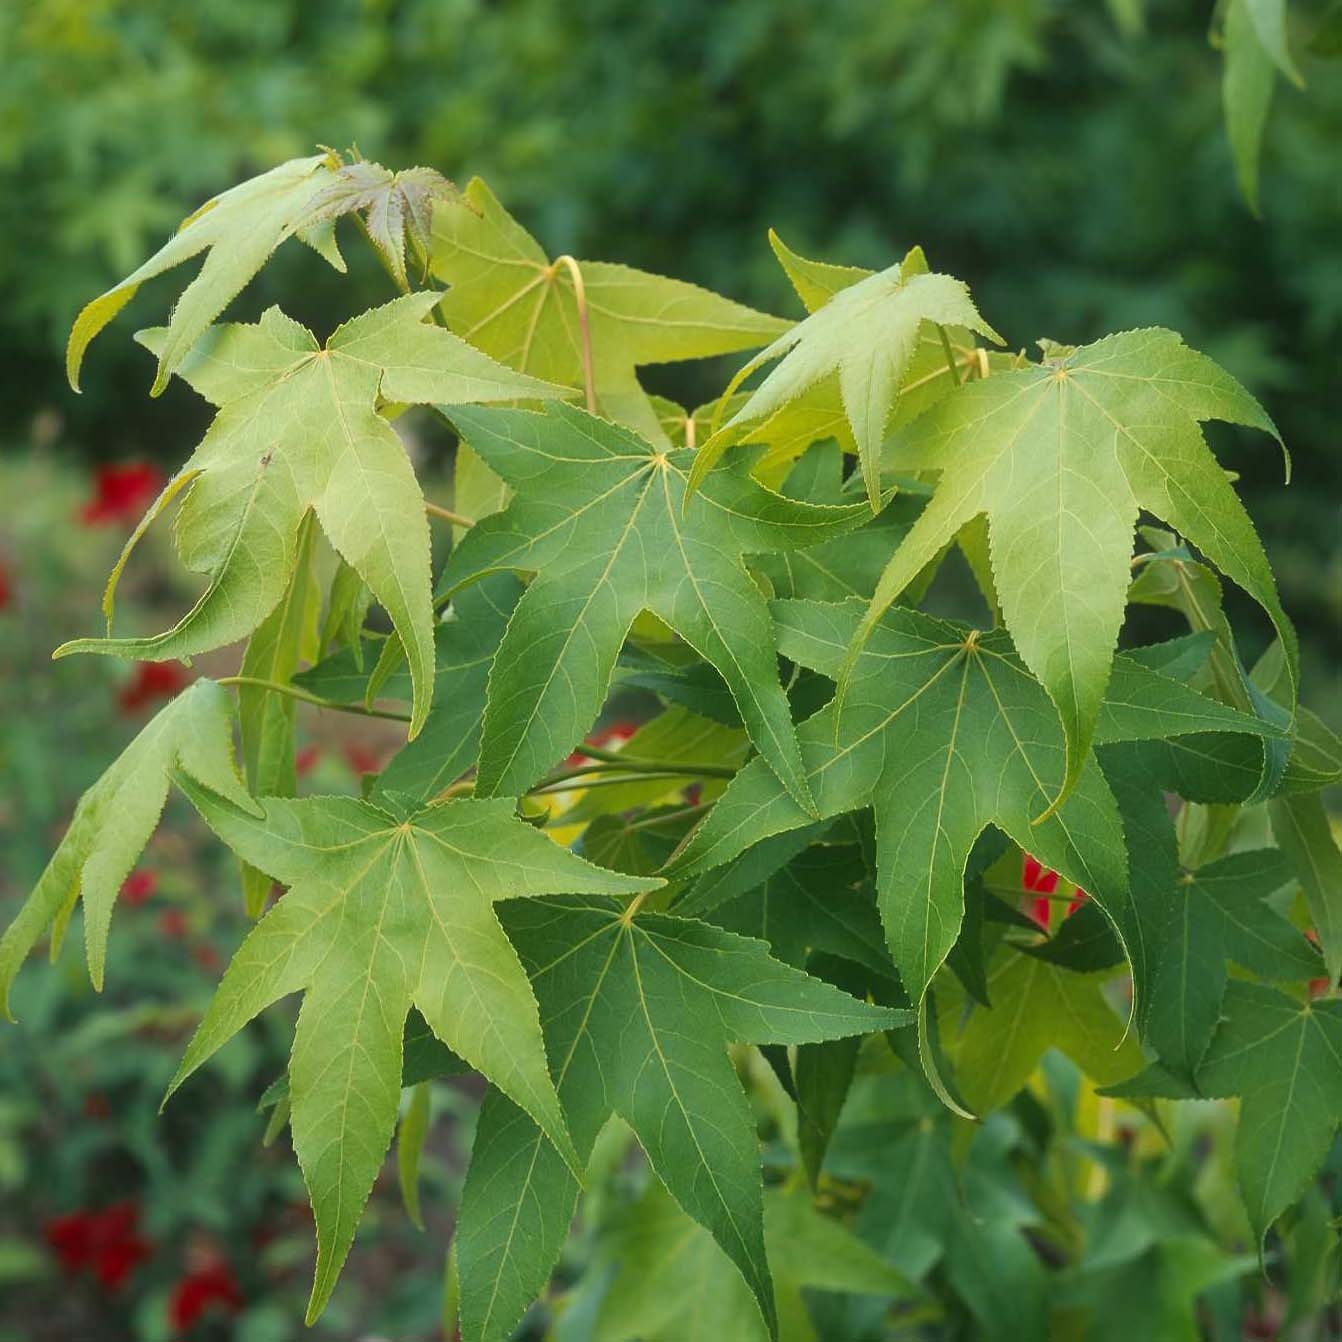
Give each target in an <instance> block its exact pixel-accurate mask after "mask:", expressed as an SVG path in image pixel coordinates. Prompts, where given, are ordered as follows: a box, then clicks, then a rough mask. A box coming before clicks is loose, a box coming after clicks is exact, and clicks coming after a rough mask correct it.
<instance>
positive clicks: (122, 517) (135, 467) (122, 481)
mask: <svg viewBox="0 0 1342 1342" xmlns="http://www.w3.org/2000/svg"><path fill="white" fill-rule="evenodd" d="M162 488H163V472H162V471H160V470H159V469H158V468H157V467H156V466H151V465H149V464H148V463H147V462H131V463H128V464H127V465H125V466H99V467H98V468H97V470H96V471H94V473H93V497H92V498H91V499H90V500H89V501H88V502H87V503H86V504H85V505H84V506H83V507H82V508H81V509H80V510H79V520H80V521H81V522H83V523H84V525H85V526H101V525H103V524H104V523H113V522H121V523H127V524H130V523H134V522H138V521H139V519H140V514H141V513H143V512H144V510H145V509H146V508H148V507H149V505H150V504H151V503H152V502H153V501H154V498H155V497H156V496H157V494H158V492H159V490H160V489H162Z"/></svg>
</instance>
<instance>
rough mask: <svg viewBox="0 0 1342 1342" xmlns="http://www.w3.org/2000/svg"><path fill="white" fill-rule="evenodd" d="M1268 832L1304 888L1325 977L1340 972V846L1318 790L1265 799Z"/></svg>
mask: <svg viewBox="0 0 1342 1342" xmlns="http://www.w3.org/2000/svg"><path fill="white" fill-rule="evenodd" d="M1268 814H1269V815H1270V816H1271V818H1272V835H1273V837H1274V838H1275V839H1276V840H1277V843H1278V844H1279V845H1280V847H1281V851H1282V853H1283V854H1284V855H1285V857H1286V861H1287V863H1288V864H1289V866H1290V869H1291V871H1292V872H1293V873H1294V874H1295V876H1296V877H1297V878H1298V879H1299V881H1300V888H1301V889H1302V890H1303V891H1304V892H1305V902H1306V904H1308V906H1309V915H1310V917H1311V918H1312V919H1313V921H1314V927H1315V930H1316V931H1317V932H1318V934H1319V941H1320V943H1321V944H1322V946H1323V956H1324V960H1325V962H1326V964H1327V966H1328V980H1329V982H1330V983H1336V982H1337V979H1338V975H1339V973H1342V849H1339V847H1338V841H1337V838H1336V837H1335V836H1334V834H1333V828H1332V823H1331V822H1330V820H1329V818H1328V812H1327V811H1326V810H1325V809H1324V805H1323V799H1322V798H1321V797H1319V795H1318V794H1317V793H1313V794H1309V795H1306V796H1299V797H1276V798H1274V799H1273V800H1272V801H1271V802H1269V803H1268Z"/></svg>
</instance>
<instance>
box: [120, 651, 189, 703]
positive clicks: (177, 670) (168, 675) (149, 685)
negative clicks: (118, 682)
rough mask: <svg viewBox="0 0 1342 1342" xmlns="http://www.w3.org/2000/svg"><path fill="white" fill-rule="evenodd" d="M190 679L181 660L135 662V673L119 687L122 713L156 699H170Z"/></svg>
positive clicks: (183, 687)
mask: <svg viewBox="0 0 1342 1342" xmlns="http://www.w3.org/2000/svg"><path fill="white" fill-rule="evenodd" d="M189 681H190V678H189V677H188V676H187V673H186V667H184V666H183V665H182V664H181V662H136V663H135V674H134V675H132V676H131V678H130V679H129V680H128V681H127V682H126V683H125V684H124V685H123V686H122V687H121V694H120V695H119V696H118V702H119V703H120V705H121V711H122V712H123V713H138V712H139V711H140V709H142V708H145V707H147V706H148V705H149V704H152V703H154V702H155V700H158V699H171V698H172V696H173V695H174V694H176V693H177V692H178V691H179V690H183V689H185V688H186V686H187V685H188V683H189Z"/></svg>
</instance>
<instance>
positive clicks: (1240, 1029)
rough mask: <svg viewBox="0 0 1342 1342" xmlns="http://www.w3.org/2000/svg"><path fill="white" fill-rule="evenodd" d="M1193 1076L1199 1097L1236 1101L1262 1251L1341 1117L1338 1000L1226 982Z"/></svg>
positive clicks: (1244, 1188) (1341, 1012)
mask: <svg viewBox="0 0 1342 1342" xmlns="http://www.w3.org/2000/svg"><path fill="white" fill-rule="evenodd" d="M1222 1014H1223V1020H1222V1022H1221V1027H1220V1029H1218V1030H1217V1032H1216V1035H1215V1037H1214V1038H1213V1039H1212V1042H1211V1045H1210V1047H1209V1048H1208V1049H1207V1052H1206V1054H1205V1056H1204V1057H1203V1060H1202V1066H1201V1067H1199V1069H1198V1077H1197V1080H1198V1087H1199V1089H1200V1090H1201V1091H1202V1093H1203V1094H1205V1095H1213V1096H1234V1095H1238V1096H1239V1097H1240V1111H1239V1127H1238V1129H1237V1131H1236V1134H1235V1163H1236V1166H1237V1168H1238V1173H1239V1185H1240V1191H1241V1192H1242V1193H1243V1195H1244V1204H1245V1207H1246V1208H1247V1209H1248V1212H1249V1221H1250V1224H1252V1226H1253V1228H1254V1232H1255V1234H1256V1235H1257V1237H1258V1239H1259V1241H1260V1243H1261V1241H1262V1238H1263V1236H1264V1235H1266V1234H1267V1232H1268V1229H1269V1227H1270V1226H1271V1225H1272V1223H1273V1221H1275V1220H1276V1219H1277V1217H1278V1216H1280V1215H1281V1213H1282V1212H1283V1211H1285V1210H1286V1208H1287V1207H1289V1206H1290V1205H1291V1203H1292V1202H1294V1201H1295V1199H1296V1198H1298V1197H1299V1196H1300V1194H1301V1192H1302V1190H1303V1189H1304V1187H1305V1184H1306V1183H1307V1182H1308V1180H1309V1179H1310V1177H1311V1176H1312V1175H1313V1174H1314V1172H1315V1171H1316V1170H1317V1169H1318V1168H1319V1166H1320V1165H1322V1164H1323V1161H1324V1157H1325V1156H1326V1155H1327V1154H1328V1148H1329V1146H1330V1145H1331V1143H1332V1140H1333V1134H1334V1132H1335V1131H1336V1130H1337V1124H1338V1118H1339V1116H1342V1001H1338V1000H1336V999H1333V1000H1328V1001H1320V1002H1307V1003H1305V1004H1304V1005H1302V1004H1301V1003H1300V1002H1298V1001H1295V1000H1294V999H1293V998H1290V997H1287V996H1286V995H1285V993H1281V992H1278V991H1277V990H1276V989H1275V988H1270V987H1267V986H1266V985H1264V984H1259V983H1239V982H1236V983H1231V984H1229V985H1228V986H1227V988H1226V992H1225V1005H1224V1010H1223V1013H1222Z"/></svg>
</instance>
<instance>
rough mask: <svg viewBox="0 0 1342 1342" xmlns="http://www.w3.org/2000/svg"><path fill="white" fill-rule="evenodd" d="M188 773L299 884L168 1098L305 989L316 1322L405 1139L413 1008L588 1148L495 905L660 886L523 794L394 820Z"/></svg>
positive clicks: (305, 1123) (199, 1036)
mask: <svg viewBox="0 0 1342 1342" xmlns="http://www.w3.org/2000/svg"><path fill="white" fill-rule="evenodd" d="M179 782H180V783H181V785H182V787H183V788H184V790H186V791H187V793H188V795H189V797H190V799H191V801H192V803H193V804H194V805H195V806H196V808H197V809H198V810H199V811H200V813H201V814H202V816H203V817H204V818H205V820H206V821H207V823H208V824H209V825H210V826H211V828H213V829H214V830H215V831H216V832H217V833H218V834H219V836H220V837H221V838H222V839H223V840H224V841H225V842H226V843H227V844H228V845H229V846H230V847H231V848H233V849H234V850H235V851H236V852H237V853H238V854H239V855H240V856H241V857H243V858H245V859H246V860H247V861H249V862H251V863H252V864H253V865H254V866H256V867H258V868H259V869H260V870H262V871H264V872H266V873H268V874H269V875H270V876H272V877H274V878H275V879H276V880H278V881H280V882H282V883H284V884H286V885H288V886H289V887H290V889H289V890H288V892H287V893H286V894H285V895H284V896H283V898H282V899H280V901H279V902H278V903H277V904H276V905H275V906H274V907H273V908H272V909H271V910H270V912H269V913H267V914H266V916H265V917H264V918H263V919H262V920H261V921H260V922H259V923H258V924H257V925H256V927H255V928H254V929H253V930H252V931H251V933H250V934H249V935H248V937H247V939H246V940H245V941H244V942H243V943H242V945H241V947H239V949H238V951H237V954H236V955H235V956H234V957H233V960H232V962H231V963H230V965H229V967H228V970H227V972H226V973H225V974H224V977H223V980H222V982H221V983H220V985H219V990H218V992H217V993H216V994H215V997H214V999H213V1001H212V1002H211V1004H210V1007H209V1010H208V1011H207V1012H206V1014H205V1016H204V1018H203V1019H202V1021H201V1023H200V1027H199V1029H198V1030H197V1031H196V1034H195V1036H194V1037H193V1038H192V1040H191V1043H190V1045H189V1046H188V1048H187V1051H186V1054H185V1056H184V1057H183V1059H182V1063H181V1066H180V1067H179V1068H178V1071H177V1075H176V1076H175V1077H174V1079H173V1084H172V1087H171V1089H170V1092H169V1093H171V1090H175V1089H176V1088H177V1087H178V1086H180V1085H181V1084H182V1082H183V1081H184V1080H185V1079H186V1078H187V1077H188V1076H189V1075H190V1074H191V1073H192V1072H194V1071H195V1070H196V1068H198V1067H199V1066H200V1065H201V1064H202V1063H203V1062H205V1061H206V1059H208V1058H209V1057H210V1056H211V1055H212V1054H213V1053H214V1052H215V1051H216V1050H217V1049H218V1048H220V1047H221V1046H222V1045H223V1044H224V1043H226V1042H227V1041H228V1040H229V1039H231V1038H232V1037H233V1035H235V1034H236V1033H237V1032H238V1031H239V1030H240V1029H241V1028H242V1027H243V1026H244V1025H245V1024H246V1023H247V1022H248V1021H249V1020H251V1019H252V1018H253V1017H254V1016H256V1015H257V1014H258V1013H260V1012H261V1011H263V1010H264V1009H265V1008H266V1007H267V1006H269V1005H270V1004H271V1003H273V1002H275V1001H277V1000H278V999H279V998H281V997H284V996H287V995H288V994H290V993H295V992H302V993H303V1005H302V1009H301V1010H300V1011H299V1015H298V1028H297V1031H296V1033H295V1036H294V1045H293V1053H292V1056H291V1058H290V1063H289V1079H290V1101H291V1104H292V1118H291V1123H292V1126H293V1134H294V1149H295V1151H296V1152H297V1154H298V1159H299V1163H300V1164H301V1165H302V1167H303V1174H304V1178H305V1180H306V1182H307V1186H308V1192H309V1195H310V1196H311V1198H312V1205H313V1212H314V1215H315V1217H316V1222H317V1269H316V1276H315V1279H314V1282H313V1289H312V1297H311V1300H310V1302H309V1307H308V1314H309V1319H310V1320H311V1319H312V1318H315V1317H316V1315H317V1314H319V1313H320V1312H321V1310H322V1308H323V1307H324V1305H325V1303H326V1301H327V1299H328V1298H329V1297H330V1294H331V1291H332V1289H333V1288H334V1286H335V1281H336V1277H337V1276H338V1274H339V1271H340V1267H341V1265H342V1263H343V1262H344V1259H345V1256H346V1254H347V1253H348V1252H349V1247H350V1244H351V1242H352V1241H353V1238H354V1230H355V1226H356V1224H357V1222H358V1219H359V1215H360V1212H361V1211H362V1209H363V1205H364V1202H365V1201H366V1199H367V1197H368V1193H369V1191H370V1189H371V1188H372V1184H373V1179H374V1178H375V1177H376V1175H377V1171H378V1169H379V1168H380V1167H381V1164H382V1159H383V1157H384V1156H385V1154H386V1150H387V1146H388V1144H389V1143H390V1141H391V1135H392V1130H393V1128H394V1126H395V1120H396V1109H397V1104H398V1102H399V1099H400V1093H401V1070H402V1033H403V1030H404V1025H405V1020H406V1016H407V1014H408V1013H409V1011H410V1008H411V1006H412V1005H413V1006H414V1007H416V1008H417V1009H418V1010H419V1011H420V1013H421V1014H422V1015H423V1017H424V1019H425V1020H426V1021H427V1022H428V1024H429V1026H430V1027H431V1028H432V1030H433V1031H434V1033H435V1034H436V1035H437V1036H438V1037H439V1038H440V1039H441V1040H442V1041H443V1042H444V1043H445V1044H447V1045H448V1047H449V1048H451V1049H452V1050H453V1051H454V1052H456V1053H457V1054H459V1055H460V1056H461V1057H463V1058H465V1059H466V1060H467V1061H468V1062H469V1063H470V1064H471V1065H472V1066H473V1067H475V1068H476V1069H477V1070H479V1071H480V1072H482V1073H484V1075H485V1076H487V1077H489V1078H490V1080H491V1081H493V1082H494V1084H495V1085H497V1086H499V1087H500V1089H502V1090H503V1091H505V1092H506V1093H507V1094H509V1095H510V1096H512V1097H513V1098H514V1099H515V1100H516V1101H517V1103H518V1104H520V1105H521V1106H522V1107H523V1108H525V1109H526V1110H527V1112H528V1113H530V1114H531V1115H532V1116H533V1117H534V1118H535V1119H536V1121H537V1122H538V1123H539V1124H540V1126H541V1127H542V1128H543V1129H544V1131H545V1133H546V1134H547V1136H548V1137H549V1139H550V1140H551V1141H552V1142H554V1143H555V1145H556V1146H557V1148H558V1149H559V1150H560V1151H561V1152H562V1153H564V1154H566V1155H567V1156H568V1158H569V1159H570V1160H571V1159H573V1156H572V1143H571V1141H570V1139H569V1136H568V1132H567V1129H566V1125H565V1122H564V1119H563V1117H562V1115H561V1113H560V1109H559V1103H558V1100H557V1099H556V1096H555V1092H554V1087H553V1085H552V1083H551V1081H550V1076H549V1073H548V1071H547V1068H546V1056H545V1046H544V1043H543V1041H542V1037H541V1030H540V1024H539V1020H538V1017H537V1012H536V1004H535V999H534V998H533V996H532V993H531V989H530V987H529V986H528V984H527V979H526V975H525V973H524V972H523V969H522V966H521V964H520V963H519V962H518V958H517V955H516V952H514V950H513V948H512V946H511V945H510V944H509V942H508V939H507V937H506V936H505V935H504V932H503V929H502V928H501V927H500V925H499V922H498V920H497V917H496V909H495V903H496V901H499V900H507V899H513V898H516V897H518V896H531V895H541V894H552V893H555V892H559V891H579V892H591V893H608V894H616V893H621V892H632V891H637V890H646V889H648V888H650V887H651V886H653V885H655V884H656V882H650V881H642V880H637V879H633V878H629V877H622V876H617V875H615V874H613V873H610V872H604V871H601V870H599V869H598V868H596V867H593V866H591V865H589V864H588V863H585V862H583V861H581V859H579V858H577V857H575V856H574V855H573V854H572V853H568V852H565V851H564V850H563V849H561V848H559V847H558V846H557V845H555V844H553V843H551V842H550V840H548V839H547V838H546V837H545V836H544V835H542V834H540V833H538V832H537V831H536V830H535V829H533V828H532V827H531V826H529V825H526V824H525V823H523V822H522V821H520V820H518V819H517V818H516V817H515V816H514V815H513V807H512V803H511V802H507V801H489V802H485V801H476V800H473V799H461V798H459V799H457V800H454V801H448V802H441V803H438V804H436V805H433V806H428V807H424V808H422V809H420V810H417V811H414V812H412V813H411V814H408V815H405V814H402V815H396V814H393V813H391V812H389V811H387V810H383V809H380V808H379V807H377V806H374V805H372V804H370V803H368V802H361V801H355V800H353V799H351V798H343V797H316V798H308V799H303V800H299V801H291V800H282V799H270V800H267V801H265V802H264V803H262V809H261V815H260V816H259V817H256V816H251V815H248V814H247V813H245V812H243V811H241V810H239V809H238V808H237V807H236V806H234V805H232V804H231V803H229V802H227V801H225V800H223V799H221V798H219V797H217V796H215V795H214V794H213V793H211V792H209V791H207V790H205V789H203V788H200V787H198V786H196V785H194V784H192V783H190V782H189V781H187V780H186V779H184V778H182V779H179Z"/></svg>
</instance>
